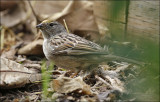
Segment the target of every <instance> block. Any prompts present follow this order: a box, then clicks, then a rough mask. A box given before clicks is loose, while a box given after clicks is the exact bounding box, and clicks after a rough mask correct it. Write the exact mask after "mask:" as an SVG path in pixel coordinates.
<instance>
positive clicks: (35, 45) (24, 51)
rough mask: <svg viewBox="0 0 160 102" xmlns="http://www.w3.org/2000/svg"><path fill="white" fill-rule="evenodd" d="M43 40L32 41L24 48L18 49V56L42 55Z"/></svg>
mask: <svg viewBox="0 0 160 102" xmlns="http://www.w3.org/2000/svg"><path fill="white" fill-rule="evenodd" d="M42 44H43V40H42V39H39V40H36V41H33V42H31V43H29V44H27V45H26V46H24V47H22V48H21V49H19V51H18V54H20V55H43V51H42Z"/></svg>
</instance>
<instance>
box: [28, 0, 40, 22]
mask: <svg viewBox="0 0 160 102" xmlns="http://www.w3.org/2000/svg"><path fill="white" fill-rule="evenodd" d="M28 4H29V6H30V8H31V10H32V13H33V15H34V17H35V18H36V20H37V23H40V22H41V20H40V19H39V18H38V16H37V14H36V12H35V11H34V9H33V7H32V5H31V2H30V0H28Z"/></svg>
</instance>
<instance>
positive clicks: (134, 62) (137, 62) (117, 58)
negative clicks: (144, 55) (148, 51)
mask: <svg viewBox="0 0 160 102" xmlns="http://www.w3.org/2000/svg"><path fill="white" fill-rule="evenodd" d="M103 58H104V59H106V60H107V61H123V62H128V63H133V64H136V65H140V66H144V65H145V63H144V62H139V61H136V60H133V59H128V58H125V57H120V56H116V55H111V54H109V55H104V56H103Z"/></svg>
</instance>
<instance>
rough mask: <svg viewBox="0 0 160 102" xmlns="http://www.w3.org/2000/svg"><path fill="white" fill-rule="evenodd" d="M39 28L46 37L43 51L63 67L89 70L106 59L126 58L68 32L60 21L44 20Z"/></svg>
mask: <svg viewBox="0 0 160 102" xmlns="http://www.w3.org/2000/svg"><path fill="white" fill-rule="evenodd" d="M37 28H40V29H41V31H42V34H43V37H44V43H43V52H44V54H45V56H46V58H47V59H48V60H53V61H54V62H55V64H56V65H57V66H60V67H62V68H66V69H70V70H75V71H77V70H78V71H79V70H85V71H88V70H93V69H94V68H96V67H98V65H99V63H101V62H103V61H106V60H113V58H115V59H123V60H126V59H125V58H122V57H118V56H114V55H110V54H109V53H108V50H106V49H104V48H102V47H101V46H100V45H98V44H96V43H94V42H91V41H89V40H86V39H84V38H82V37H79V36H77V35H75V34H68V33H67V31H66V30H65V28H64V26H63V25H61V24H60V23H58V22H42V23H41V24H39V25H37ZM130 61H131V60H130ZM131 62H132V61H131Z"/></svg>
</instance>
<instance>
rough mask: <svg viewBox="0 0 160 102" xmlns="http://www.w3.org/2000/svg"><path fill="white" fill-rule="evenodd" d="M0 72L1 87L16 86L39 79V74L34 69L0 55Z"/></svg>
mask: <svg viewBox="0 0 160 102" xmlns="http://www.w3.org/2000/svg"><path fill="white" fill-rule="evenodd" d="M0 73H1V75H0V79H1V80H0V87H1V88H2V89H6V88H18V87H22V86H24V85H25V84H27V83H31V82H34V81H38V80H41V74H38V73H37V71H36V70H31V69H28V68H26V67H24V66H23V65H21V64H19V63H16V62H15V61H12V60H9V59H6V58H3V57H1V69H0Z"/></svg>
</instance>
